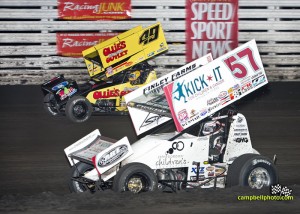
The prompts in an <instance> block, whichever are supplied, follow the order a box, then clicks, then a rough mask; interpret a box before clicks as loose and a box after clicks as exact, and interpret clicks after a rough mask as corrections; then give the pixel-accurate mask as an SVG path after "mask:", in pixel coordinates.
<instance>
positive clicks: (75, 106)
mask: <svg viewBox="0 0 300 214" xmlns="http://www.w3.org/2000/svg"><path fill="white" fill-rule="evenodd" d="M65 111H66V116H67V118H68V119H69V120H71V121H72V122H75V123H82V122H85V121H87V120H88V119H89V118H90V117H91V115H92V111H93V107H92V104H91V103H90V102H89V101H88V100H87V99H86V98H85V97H82V96H74V97H72V98H71V99H69V100H68V102H67V105H66V110H65Z"/></svg>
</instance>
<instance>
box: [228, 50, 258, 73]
mask: <svg viewBox="0 0 300 214" xmlns="http://www.w3.org/2000/svg"><path fill="white" fill-rule="evenodd" d="M244 57H247V59H248V63H249V64H250V65H251V67H252V69H253V70H254V71H255V72H256V71H258V70H260V67H259V66H258V65H257V63H256V62H255V59H254V57H253V52H252V50H251V49H250V48H249V47H247V48H245V49H243V50H241V51H239V52H237V53H235V54H234V55H232V56H230V57H228V58H227V59H225V60H224V62H225V64H226V65H227V66H228V68H229V69H230V70H231V72H232V74H233V76H235V77H236V78H239V79H241V78H244V77H246V76H247V73H248V71H247V68H246V67H245V66H244V65H243V64H242V63H241V62H239V61H240V60H241V59H242V58H244Z"/></svg>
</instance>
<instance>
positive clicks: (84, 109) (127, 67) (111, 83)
mask: <svg viewBox="0 0 300 214" xmlns="http://www.w3.org/2000/svg"><path fill="white" fill-rule="evenodd" d="M167 50H168V45H167V43H166V40H165V37H164V33H163V29H162V27H161V24H160V23H157V24H154V25H152V26H150V27H148V28H145V29H143V28H142V27H141V26H137V27H135V28H133V29H131V30H128V31H126V32H124V33H121V34H119V35H117V36H115V37H113V38H110V39H108V40H106V41H104V42H102V43H100V44H98V45H96V46H94V47H91V48H88V49H87V50H84V51H83V57H84V61H85V64H86V66H87V70H88V73H89V75H90V77H91V78H90V80H89V81H88V82H86V83H84V84H77V83H76V81H74V80H68V79H65V78H64V76H63V75H60V76H57V77H55V78H53V79H51V80H49V81H46V82H45V83H44V84H42V91H43V94H44V107H45V109H46V111H47V112H48V113H50V114H51V115H53V116H56V115H60V114H65V115H66V116H67V118H68V119H70V120H71V121H73V122H84V121H86V120H88V119H89V118H90V116H91V114H92V113H93V112H100V113H106V114H107V113H111V112H119V113H122V114H123V113H124V112H127V108H126V103H125V100H124V96H125V95H126V94H128V93H130V92H131V91H133V90H135V89H137V88H139V87H141V86H143V85H145V84H148V83H150V82H151V81H153V80H155V79H157V77H156V72H155V71H154V70H153V68H152V67H151V66H150V65H149V64H148V63H147V61H146V60H148V59H151V58H153V57H155V56H157V55H159V54H162V53H164V52H165V51H167Z"/></svg>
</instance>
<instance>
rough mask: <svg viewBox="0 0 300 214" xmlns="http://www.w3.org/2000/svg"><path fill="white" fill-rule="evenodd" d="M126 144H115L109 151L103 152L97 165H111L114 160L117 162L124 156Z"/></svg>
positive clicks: (126, 151)
mask: <svg viewBox="0 0 300 214" xmlns="http://www.w3.org/2000/svg"><path fill="white" fill-rule="evenodd" d="M128 151H129V150H128V146H127V145H125V144H123V145H120V146H117V147H115V148H113V149H111V150H110V151H108V152H106V153H104V154H103V155H102V156H101V157H100V158H99V161H98V166H99V167H106V166H108V165H111V164H113V163H115V162H117V161H118V160H119V159H120V158H122V157H123V156H125V155H126V154H127V153H128Z"/></svg>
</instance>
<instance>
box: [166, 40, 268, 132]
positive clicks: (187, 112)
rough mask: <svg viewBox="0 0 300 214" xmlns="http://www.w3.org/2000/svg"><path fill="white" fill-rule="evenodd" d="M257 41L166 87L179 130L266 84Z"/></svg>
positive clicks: (252, 41)
mask: <svg viewBox="0 0 300 214" xmlns="http://www.w3.org/2000/svg"><path fill="white" fill-rule="evenodd" d="M267 83H268V81H267V77H266V73H265V71H264V68H263V64H262V62H261V59H260V55H259V52H258V49H257V46H256V42H255V40H251V41H250V42H247V43H246V44H244V45H242V46H240V47H238V48H236V49H235V50H233V51H231V52H229V53H227V54H225V55H223V56H221V57H219V58H218V59H216V60H214V61H212V62H211V63H209V64H207V65H204V66H202V67H201V68H198V69H196V70H195V71H193V72H191V73H189V74H187V75H185V76H184V77H182V78H180V79H178V80H176V81H174V82H172V83H171V84H169V85H167V86H165V87H164V92H165V95H166V98H167V101H168V104H169V107H170V110H171V113H172V117H173V119H174V123H175V125H176V128H177V130H178V131H182V130H184V129H186V128H188V127H190V126H191V125H193V124H195V123H197V122H199V121H201V120H202V119H204V118H205V117H207V116H209V115H212V114H213V113H215V112H217V111H219V110H220V109H222V108H224V107H225V106H227V105H229V104H231V103H233V102H235V101H236V100H238V99H240V98H241V97H243V96H245V95H247V94H249V93H251V92H252V91H255V90H256V89H258V88H260V87H261V86H263V85H265V84H267Z"/></svg>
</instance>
